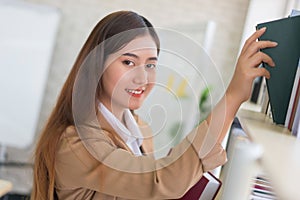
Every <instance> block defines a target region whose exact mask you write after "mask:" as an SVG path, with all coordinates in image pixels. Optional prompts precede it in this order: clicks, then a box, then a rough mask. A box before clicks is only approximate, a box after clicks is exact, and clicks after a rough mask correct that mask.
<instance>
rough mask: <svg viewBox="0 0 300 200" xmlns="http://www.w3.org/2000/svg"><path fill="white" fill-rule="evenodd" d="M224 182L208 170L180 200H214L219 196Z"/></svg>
mask: <svg viewBox="0 0 300 200" xmlns="http://www.w3.org/2000/svg"><path fill="white" fill-rule="evenodd" d="M221 185H222V182H221V181H220V180H219V179H218V178H217V177H215V176H214V175H213V174H212V173H210V172H206V173H204V174H203V176H202V177H201V178H200V180H199V181H198V182H197V183H196V184H195V185H194V186H193V187H191V188H190V189H189V190H188V191H187V192H186V193H185V195H184V196H183V197H181V198H180V199H179V200H213V199H215V197H216V196H217V194H218V192H219V190H220V188H221Z"/></svg>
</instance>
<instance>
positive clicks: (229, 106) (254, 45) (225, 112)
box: [203, 28, 277, 154]
mask: <svg viewBox="0 0 300 200" xmlns="http://www.w3.org/2000/svg"><path fill="white" fill-rule="evenodd" d="M265 30H266V28H262V29H260V30H257V31H256V32H255V33H254V34H253V35H252V36H251V37H250V38H248V40H247V41H246V42H245V44H244V47H243V49H242V51H241V54H240V56H239V59H238V61H237V65H236V69H235V72H234V75H233V78H232V80H231V82H230V84H229V86H228V88H227V90H226V92H225V95H224V96H223V97H222V99H221V100H220V101H219V103H218V104H217V105H216V106H215V107H214V109H213V110H212V112H211V113H210V115H209V116H208V117H207V123H208V125H209V127H210V128H209V130H210V135H211V136H214V138H208V139H209V140H215V141H216V140H217V142H221V141H222V140H223V139H224V137H225V135H226V133H227V131H228V129H229V127H230V125H231V123H232V121H233V119H234V117H235V115H236V113H237V111H238V109H239V107H240V105H241V104H242V103H243V102H244V101H246V100H248V99H249V97H250V95H251V90H252V83H253V80H254V79H255V78H256V77H258V76H264V77H266V78H270V73H269V72H268V71H267V70H266V69H265V68H259V65H260V64H261V63H262V62H265V63H268V64H269V65H270V66H275V64H274V62H273V60H272V58H270V57H269V56H268V55H266V54H264V53H262V52H261V51H260V49H263V48H270V47H275V46H276V45H277V43H276V42H271V41H257V39H258V38H259V37H260V36H261V35H262V34H263V33H264V32H265ZM203 153H204V154H205V153H206V151H205V149H203Z"/></svg>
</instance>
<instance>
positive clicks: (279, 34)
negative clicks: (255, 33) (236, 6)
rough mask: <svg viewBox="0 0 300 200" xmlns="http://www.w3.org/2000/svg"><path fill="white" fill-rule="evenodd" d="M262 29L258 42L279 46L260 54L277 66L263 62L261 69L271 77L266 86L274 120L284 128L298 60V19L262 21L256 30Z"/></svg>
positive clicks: (299, 52) (299, 23)
mask: <svg viewBox="0 0 300 200" xmlns="http://www.w3.org/2000/svg"><path fill="white" fill-rule="evenodd" d="M262 27H266V28H267V30H266V32H265V33H264V34H263V35H262V36H261V37H260V38H259V40H271V41H275V42H277V43H278V45H277V46H276V47H274V48H266V49H262V50H261V51H262V52H264V53H266V54H268V55H269V56H270V57H271V58H272V59H273V60H274V62H275V65H276V66H275V67H274V68H273V67H270V66H269V65H268V64H267V63H263V67H265V68H266V69H267V70H268V71H269V72H270V74H271V78H270V79H268V80H266V85H267V90H268V96H269V101H270V106H271V111H272V118H273V121H274V122H275V123H276V124H282V125H284V124H285V120H286V115H287V111H288V107H289V102H290V96H291V93H292V90H293V85H294V80H295V76H296V72H297V68H298V61H299V57H300V37H299V35H300V16H293V17H287V18H282V19H278V20H274V21H269V22H264V23H260V24H258V25H257V26H256V28H257V29H260V28H262Z"/></svg>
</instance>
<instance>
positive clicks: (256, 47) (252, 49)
mask: <svg viewBox="0 0 300 200" xmlns="http://www.w3.org/2000/svg"><path fill="white" fill-rule="evenodd" d="M276 46H277V42H273V41H257V42H255V43H252V45H250V46H249V47H248V49H247V51H245V52H244V54H245V56H247V57H251V56H253V55H255V54H256V53H257V52H259V51H260V49H264V48H270V47H276Z"/></svg>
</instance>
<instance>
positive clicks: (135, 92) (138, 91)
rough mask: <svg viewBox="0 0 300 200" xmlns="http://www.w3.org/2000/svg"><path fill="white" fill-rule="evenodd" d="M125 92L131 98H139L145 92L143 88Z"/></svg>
mask: <svg viewBox="0 0 300 200" xmlns="http://www.w3.org/2000/svg"><path fill="white" fill-rule="evenodd" d="M125 91H126V92H127V93H128V94H130V95H131V96H133V97H141V96H142V94H143V93H144V91H145V88H139V89H125Z"/></svg>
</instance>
